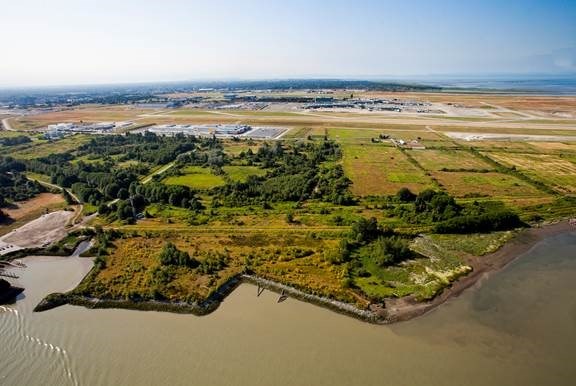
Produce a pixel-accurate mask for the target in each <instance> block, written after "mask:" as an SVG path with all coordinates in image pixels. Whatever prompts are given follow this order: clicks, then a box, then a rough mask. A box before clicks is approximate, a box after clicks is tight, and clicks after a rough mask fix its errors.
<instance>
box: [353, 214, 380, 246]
mask: <svg viewBox="0 0 576 386" xmlns="http://www.w3.org/2000/svg"><path fill="white" fill-rule="evenodd" d="M380 233H381V229H380V227H379V226H378V221H377V220H376V219H375V218H374V217H371V218H370V219H365V218H361V219H359V220H358V221H356V222H354V224H352V235H351V236H352V240H354V241H356V242H359V243H365V242H370V241H372V240H374V239H375V238H376V237H378V235H380Z"/></svg>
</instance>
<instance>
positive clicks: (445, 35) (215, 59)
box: [0, 0, 576, 86]
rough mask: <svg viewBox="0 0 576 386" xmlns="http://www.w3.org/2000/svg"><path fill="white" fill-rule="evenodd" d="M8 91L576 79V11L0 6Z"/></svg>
mask: <svg viewBox="0 0 576 386" xmlns="http://www.w3.org/2000/svg"><path fill="white" fill-rule="evenodd" d="M0 12H1V15H2V20H1V22H0V41H1V43H0V47H2V52H1V54H0V86H40V85H72V84H108V83H130V82H146V81H180V80H197V79H263V78H268V79H270V78H309V77H333V78H382V79H387V78H394V77H413V76H428V75H461V74H465V75H485V74H531V73H546V74H572V75H574V74H576V1H575V0H570V1H560V0H548V1H544V0H540V1H532V0H523V1H506V0H499V1H496V0H484V1H466V0H459V1H456V0H454V1H452V0H450V1H448V0H435V1H424V0H414V1H399V0H396V1H388V0H380V1H374V0H372V1H369V0H354V1H353V0H350V1H343V0H331V1H330V0H325V1H321V0H306V1H303V0H285V1H277V0H237V1H224V0H210V1H195V0H187V1H184V0H164V1H152V0H138V1H136V0H114V1H111V0H94V1H92V0H18V1H13V0H0Z"/></svg>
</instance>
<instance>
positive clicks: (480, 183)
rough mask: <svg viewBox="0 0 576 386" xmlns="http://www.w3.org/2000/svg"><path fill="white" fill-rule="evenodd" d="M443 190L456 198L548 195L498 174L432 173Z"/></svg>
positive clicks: (514, 178)
mask: <svg viewBox="0 0 576 386" xmlns="http://www.w3.org/2000/svg"><path fill="white" fill-rule="evenodd" d="M432 175H433V176H434V178H436V179H437V180H438V182H439V183H440V185H441V186H442V188H443V189H446V190H447V191H448V192H449V193H450V194H452V195H454V196H455V197H491V198H498V199H503V198H535V197H545V196H547V194H545V193H542V192H541V191H539V190H537V189H536V188H534V187H533V186H532V185H530V184H528V183H526V182H524V181H522V180H520V179H518V178H516V177H514V176H510V175H507V174H503V173H498V172H488V173H475V172H442V171H435V172H432Z"/></svg>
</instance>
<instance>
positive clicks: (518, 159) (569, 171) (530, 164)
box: [487, 152, 576, 193]
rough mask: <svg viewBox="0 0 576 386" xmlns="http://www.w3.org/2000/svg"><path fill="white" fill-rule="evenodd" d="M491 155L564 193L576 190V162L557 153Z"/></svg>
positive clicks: (490, 155)
mask: <svg viewBox="0 0 576 386" xmlns="http://www.w3.org/2000/svg"><path fill="white" fill-rule="evenodd" d="M487 155H488V156H489V157H491V158H493V159H495V160H496V161H498V162H501V163H502V164H504V165H507V166H509V167H516V168H517V169H518V170H520V171H522V172H524V173H526V174H527V175H529V176H531V177H534V178H535V179H537V180H540V181H543V182H545V183H546V184H548V185H550V186H552V187H553V188H555V189H557V190H558V191H561V192H564V193H575V192H576V164H575V163H573V162H570V161H569V160H566V159H563V158H560V157H559V156H556V155H548V154H522V153H496V152H491V153H489V154H487Z"/></svg>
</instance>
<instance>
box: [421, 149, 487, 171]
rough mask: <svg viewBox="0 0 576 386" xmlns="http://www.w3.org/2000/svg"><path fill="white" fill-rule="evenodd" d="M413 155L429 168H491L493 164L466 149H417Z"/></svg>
mask: <svg viewBox="0 0 576 386" xmlns="http://www.w3.org/2000/svg"><path fill="white" fill-rule="evenodd" d="M410 154H411V155H412V157H413V158H414V159H415V160H416V161H418V163H419V164H420V165H421V166H422V167H423V168H424V169H427V170H430V171H441V170H443V169H448V170H455V169H468V170H490V169H492V166H491V165H490V164H488V163H486V162H485V161H483V160H482V159H480V158H478V157H476V156H474V155H473V154H471V153H469V152H467V151H465V150H432V149H426V150H415V151H411V152H410Z"/></svg>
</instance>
